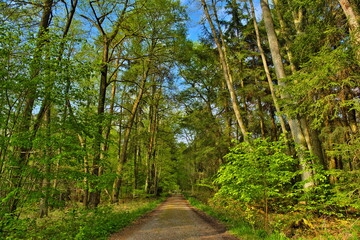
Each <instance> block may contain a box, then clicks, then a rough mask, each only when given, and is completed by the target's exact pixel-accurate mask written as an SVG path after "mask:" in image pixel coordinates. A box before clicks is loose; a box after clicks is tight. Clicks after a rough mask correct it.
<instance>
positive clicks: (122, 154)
mask: <svg viewBox="0 0 360 240" xmlns="http://www.w3.org/2000/svg"><path fill="white" fill-rule="evenodd" d="M144 67H146V69H144V73H143V77H142V80H141V83H140V86H139V92H138V95H137V97H136V99H135V101H134V103H133V106H132V109H131V113H130V118H129V120H128V122H127V124H126V128H125V133H124V141H123V144H122V147H121V151H120V156H119V159H118V167H117V170H116V174H117V177H116V179H115V181H114V184H113V190H112V202H113V203H116V202H118V201H119V193H120V186H121V174H122V170H123V167H124V164H125V163H126V160H127V156H126V152H127V148H128V144H129V140H130V133H131V129H132V126H133V124H134V120H135V116H136V112H137V110H138V107H139V104H140V101H141V99H142V96H143V94H144V91H145V84H146V80H147V78H148V74H149V71H150V66H144Z"/></svg>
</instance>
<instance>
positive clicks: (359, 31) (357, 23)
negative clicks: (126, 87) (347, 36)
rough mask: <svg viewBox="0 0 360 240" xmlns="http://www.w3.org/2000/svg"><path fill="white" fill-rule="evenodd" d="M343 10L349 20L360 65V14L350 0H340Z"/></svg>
mask: <svg viewBox="0 0 360 240" xmlns="http://www.w3.org/2000/svg"><path fill="white" fill-rule="evenodd" d="M339 3H340V5H341V8H342V9H343V11H344V13H345V16H346V18H347V21H348V24H349V29H350V33H351V35H352V36H351V39H352V41H353V44H354V49H355V55H356V58H357V61H358V64H360V13H359V10H358V9H357V8H356V6H355V4H354V3H352V2H351V1H350V0H339Z"/></svg>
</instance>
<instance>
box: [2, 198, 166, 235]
mask: <svg viewBox="0 0 360 240" xmlns="http://www.w3.org/2000/svg"><path fill="white" fill-rule="evenodd" d="M163 200H164V199H157V200H154V199H139V200H135V201H129V202H126V203H121V204H119V205H108V206H100V207H98V208H96V209H85V208H83V207H78V208H70V209H66V211H54V212H52V213H51V214H50V215H49V217H45V218H42V219H35V218H29V217H28V218H24V219H16V220H15V219H13V218H12V219H11V218H10V217H9V219H8V221H7V222H6V221H2V222H1V223H0V230H1V231H0V239H7V240H10V239H34V240H35V239H36V240H37V239H46V240H70V239H74V240H85V239H86V240H88V239H91V240H97V239H99V240H100V239H108V237H109V236H110V234H112V233H115V232H117V231H120V230H121V229H123V228H124V227H125V226H127V225H129V224H131V223H132V222H133V221H134V220H136V219H138V218H139V217H141V216H142V215H144V214H145V213H147V212H149V211H151V210H153V209H154V208H155V207H156V206H157V205H158V204H159V203H160V202H162V201H163Z"/></svg>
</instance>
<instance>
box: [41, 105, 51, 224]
mask: <svg viewBox="0 0 360 240" xmlns="http://www.w3.org/2000/svg"><path fill="white" fill-rule="evenodd" d="M50 121H51V109H50V107H49V108H48V109H47V110H46V114H45V122H46V128H47V129H46V132H47V133H46V137H47V143H46V151H45V156H44V159H46V162H45V176H44V179H43V184H42V185H43V190H42V192H43V197H42V199H41V201H40V213H39V216H40V218H42V217H44V216H48V214H49V198H50V186H51V182H50V174H51V156H52V150H51V146H50V144H51V139H50V137H51V129H50Z"/></svg>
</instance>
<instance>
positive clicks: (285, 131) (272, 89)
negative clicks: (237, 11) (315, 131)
mask: <svg viewBox="0 0 360 240" xmlns="http://www.w3.org/2000/svg"><path fill="white" fill-rule="evenodd" d="M249 2H250V8H251V15H252V18H253V22H254V29H255V34H256V43H257V46H258V48H259V52H260V56H261V60H262V63H263V66H264V71H265V75H266V79H267V81H268V84H269V89H270V93H271V98H272V100H273V103H274V107H275V109H276V112H277V116H278V118H279V121H280V126H281V130H282V132H283V134H284V135H285V136H287V130H286V125H285V121H284V118H283V116H282V115H281V109H280V104H279V103H278V99H277V96H276V94H275V89H274V84H273V81H272V78H271V74H270V70H269V66H268V64H267V61H266V57H265V53H264V50H263V48H262V46H261V37H260V32H259V27H258V24H257V22H256V17H255V8H254V4H253V1H252V0H250V1H249Z"/></svg>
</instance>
